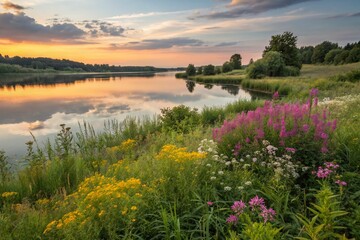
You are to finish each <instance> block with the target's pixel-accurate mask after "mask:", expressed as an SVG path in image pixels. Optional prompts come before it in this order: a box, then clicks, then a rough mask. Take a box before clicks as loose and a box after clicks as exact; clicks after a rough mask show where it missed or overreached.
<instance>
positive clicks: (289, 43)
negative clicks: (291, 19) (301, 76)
mask: <svg viewBox="0 0 360 240" xmlns="http://www.w3.org/2000/svg"><path fill="white" fill-rule="evenodd" d="M296 43H297V37H296V36H294V34H293V33H292V32H284V33H283V34H281V35H280V34H279V35H275V36H271V40H270V43H269V46H267V47H265V50H264V52H263V57H264V56H265V55H266V53H268V52H270V51H275V52H280V53H281V55H282V57H283V59H284V61H285V65H287V66H294V67H297V68H299V69H300V68H301V55H300V52H299V49H298V48H297V47H296Z"/></svg>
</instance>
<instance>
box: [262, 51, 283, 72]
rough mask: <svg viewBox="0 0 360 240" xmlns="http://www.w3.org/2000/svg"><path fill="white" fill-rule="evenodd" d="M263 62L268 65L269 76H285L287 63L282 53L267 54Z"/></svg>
mask: <svg viewBox="0 0 360 240" xmlns="http://www.w3.org/2000/svg"><path fill="white" fill-rule="evenodd" d="M263 61H264V63H265V64H266V75H267V76H270V77H274V76H282V75H284V68H285V62H284V60H283V58H282V54H281V53H280V52H275V51H268V52H266V54H265V56H264V58H263Z"/></svg>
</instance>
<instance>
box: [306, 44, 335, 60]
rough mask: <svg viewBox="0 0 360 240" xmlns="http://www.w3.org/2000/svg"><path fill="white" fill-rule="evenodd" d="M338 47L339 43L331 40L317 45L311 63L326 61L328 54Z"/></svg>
mask: <svg viewBox="0 0 360 240" xmlns="http://www.w3.org/2000/svg"><path fill="white" fill-rule="evenodd" d="M336 48H339V46H338V44H337V43H332V42H329V41H324V42H322V43H320V44H318V45H316V46H315V48H314V53H313V55H312V57H311V63H323V62H324V61H325V56H326V54H327V53H328V52H330V51H331V50H332V49H336Z"/></svg>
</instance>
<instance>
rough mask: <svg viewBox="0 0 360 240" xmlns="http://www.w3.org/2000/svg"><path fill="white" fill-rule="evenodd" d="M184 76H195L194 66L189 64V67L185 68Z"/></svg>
mask: <svg viewBox="0 0 360 240" xmlns="http://www.w3.org/2000/svg"><path fill="white" fill-rule="evenodd" d="M186 74H187V75H188V76H195V75H196V68H195V66H194V64H189V66H188V67H187V68H186Z"/></svg>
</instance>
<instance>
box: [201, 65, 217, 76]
mask: <svg viewBox="0 0 360 240" xmlns="http://www.w3.org/2000/svg"><path fill="white" fill-rule="evenodd" d="M203 74H204V75H215V66H214V65H211V64H209V65H206V66H204V69H203Z"/></svg>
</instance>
